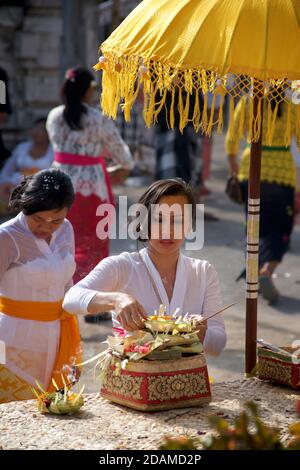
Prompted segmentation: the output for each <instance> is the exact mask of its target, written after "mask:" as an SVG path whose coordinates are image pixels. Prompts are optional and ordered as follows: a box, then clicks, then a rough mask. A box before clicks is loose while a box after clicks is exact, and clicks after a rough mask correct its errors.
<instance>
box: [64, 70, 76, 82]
mask: <svg viewBox="0 0 300 470" xmlns="http://www.w3.org/2000/svg"><path fill="white" fill-rule="evenodd" d="M65 77H66V79H67V80H70V82H72V83H74V82H75V78H76V72H75V70H74V69H68V70H67V71H66V75H65Z"/></svg>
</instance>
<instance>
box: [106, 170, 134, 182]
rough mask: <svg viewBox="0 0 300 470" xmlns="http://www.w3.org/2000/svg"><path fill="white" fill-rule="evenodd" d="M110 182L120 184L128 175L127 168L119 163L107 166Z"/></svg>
mask: <svg viewBox="0 0 300 470" xmlns="http://www.w3.org/2000/svg"><path fill="white" fill-rule="evenodd" d="M107 172H108V174H109V178H110V182H111V184H113V185H115V184H122V183H123V182H124V181H125V180H126V178H127V177H128V175H129V170H126V169H125V168H123V167H122V166H121V165H115V166H111V167H108V168H107Z"/></svg>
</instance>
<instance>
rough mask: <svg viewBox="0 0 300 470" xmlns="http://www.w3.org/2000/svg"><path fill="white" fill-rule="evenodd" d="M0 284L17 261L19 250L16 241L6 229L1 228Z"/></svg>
mask: <svg viewBox="0 0 300 470" xmlns="http://www.w3.org/2000/svg"><path fill="white" fill-rule="evenodd" d="M0 246H1V250H0V282H1V279H2V276H3V274H4V273H5V272H6V271H7V270H8V268H9V267H10V265H11V264H12V263H14V262H15V261H17V259H18V257H19V250H18V248H17V245H16V244H15V242H14V239H13V238H12V237H11V236H10V235H9V233H8V232H7V231H6V230H5V229H1V228H0Z"/></svg>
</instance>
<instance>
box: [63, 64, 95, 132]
mask: <svg viewBox="0 0 300 470" xmlns="http://www.w3.org/2000/svg"><path fill="white" fill-rule="evenodd" d="M94 80H95V78H94V76H93V74H92V73H91V72H90V71H89V70H87V69H85V68H83V67H75V68H72V69H69V70H67V72H66V80H65V82H64V84H63V88H62V100H63V103H64V105H65V109H64V112H63V116H64V119H65V121H66V123H67V124H68V126H69V127H70V128H71V129H73V130H79V129H82V127H81V122H80V121H81V116H82V114H85V113H86V107H85V106H84V104H82V98H83V97H84V95H85V94H86V92H87V91H88V89H89V87H90V86H91V82H93V81H94Z"/></svg>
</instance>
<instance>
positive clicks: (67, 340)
mask: <svg viewBox="0 0 300 470" xmlns="http://www.w3.org/2000/svg"><path fill="white" fill-rule="evenodd" d="M0 312H2V313H5V314H6V315H9V316H11V317H15V318H22V319H24V320H34V321H45V322H50V321H55V320H60V341H59V348H58V353H57V357H56V360H55V364H54V368H53V372H52V378H54V380H55V382H56V383H57V385H58V386H59V387H63V381H62V378H61V374H62V373H63V372H64V371H63V367H64V366H65V365H69V366H72V365H74V364H79V363H80V362H81V360H82V357H81V347H80V333H79V326H78V320H77V317H76V316H75V315H72V314H70V313H68V312H66V311H65V310H63V308H62V300H60V301H58V302H33V301H27V300H26V301H24V300H12V299H8V298H6V297H1V296H0ZM64 375H65V374H64ZM66 380H67V379H66ZM54 390H55V389H54V386H53V384H52V381H50V384H49V387H48V391H49V392H52V391H54Z"/></svg>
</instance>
